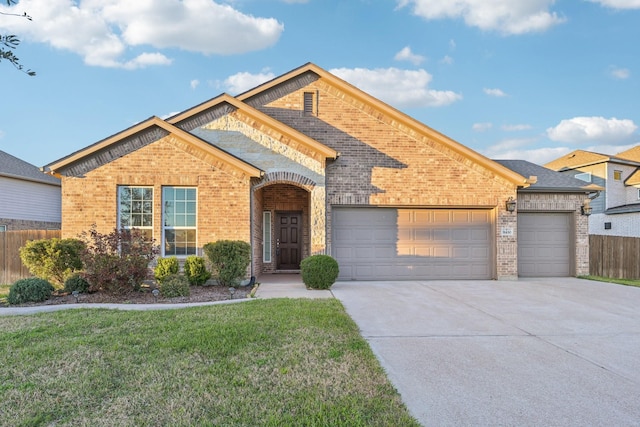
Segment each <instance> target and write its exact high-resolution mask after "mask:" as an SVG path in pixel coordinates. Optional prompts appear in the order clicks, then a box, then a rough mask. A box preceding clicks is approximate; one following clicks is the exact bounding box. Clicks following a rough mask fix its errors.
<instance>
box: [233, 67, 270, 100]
mask: <svg viewBox="0 0 640 427" xmlns="http://www.w3.org/2000/svg"><path fill="white" fill-rule="evenodd" d="M274 77H275V75H274V74H273V73H271V72H267V71H263V72H262V73H258V74H251V73H237V74H234V75H232V76H229V77H227V78H226V79H225V81H224V82H223V84H222V85H223V86H224V87H225V89H226V90H227V91H228V92H229V93H231V94H233V95H237V94H239V93H242V92H245V91H247V90H249V89H253V88H254V87H256V86H259V85H261V84H262V83H264V82H267V81H269V80H271V79H273V78H274Z"/></svg>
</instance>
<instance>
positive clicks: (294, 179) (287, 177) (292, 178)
mask: <svg viewBox="0 0 640 427" xmlns="http://www.w3.org/2000/svg"><path fill="white" fill-rule="evenodd" d="M273 184H292V185H295V186H297V187H301V188H303V189H305V190H307V191H309V192H310V191H312V190H313V188H314V187H315V186H316V185H317V184H316V182H314V181H313V180H312V179H310V178H307V177H306V176H303V175H300V174H298V173H295V172H286V171H277V172H269V173H267V174H265V175H264V176H263V177H262V179H261V180H260V181H259V182H257V183H256V184H254V185H253V191H254V192H255V191H256V190H258V189H260V188H262V187H265V186H268V185H273Z"/></svg>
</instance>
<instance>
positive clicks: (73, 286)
mask: <svg viewBox="0 0 640 427" xmlns="http://www.w3.org/2000/svg"><path fill="white" fill-rule="evenodd" d="M64 291H65V292H73V291H78V292H80V293H87V292H89V282H87V281H86V279H85V278H84V277H82V275H81V274H79V273H75V274H73V275H72V276H69V278H68V279H67V280H65V281H64Z"/></svg>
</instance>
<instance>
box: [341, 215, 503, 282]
mask: <svg viewBox="0 0 640 427" xmlns="http://www.w3.org/2000/svg"><path fill="white" fill-rule="evenodd" d="M356 218H357V220H356ZM491 219H492V216H491V214H490V212H489V211H476V210H468V209H467V210H455V209H449V210H447V209H391V208H334V209H333V222H332V224H333V248H334V249H337V251H334V254H335V255H336V259H337V260H338V263H339V264H340V279H341V280H393V279H490V278H491V277H492V274H493V267H492V266H493V263H492V259H493V250H492V247H493V244H492V239H493V237H492V236H493V234H492V232H491V230H492V225H491ZM347 229H350V230H356V231H353V232H352V233H347V232H346V231H347ZM367 235H368V236H373V238H372V239H370V240H367V239H365V238H360V239H352V238H350V236H367ZM346 247H348V248H350V252H348V251H345V250H344V249H343V248H346ZM372 251H373V254H374V256H371V253H372Z"/></svg>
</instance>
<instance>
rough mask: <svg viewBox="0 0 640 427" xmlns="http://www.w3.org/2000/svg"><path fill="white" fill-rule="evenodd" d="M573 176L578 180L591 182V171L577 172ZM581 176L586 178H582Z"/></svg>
mask: <svg viewBox="0 0 640 427" xmlns="http://www.w3.org/2000/svg"><path fill="white" fill-rule="evenodd" d="M573 177H574V178H575V179H579V180H580V181H584V182H591V180H592V176H591V172H582V173H578V174H575V175H574V176H573ZM583 177H584V178H588V179H583Z"/></svg>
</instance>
